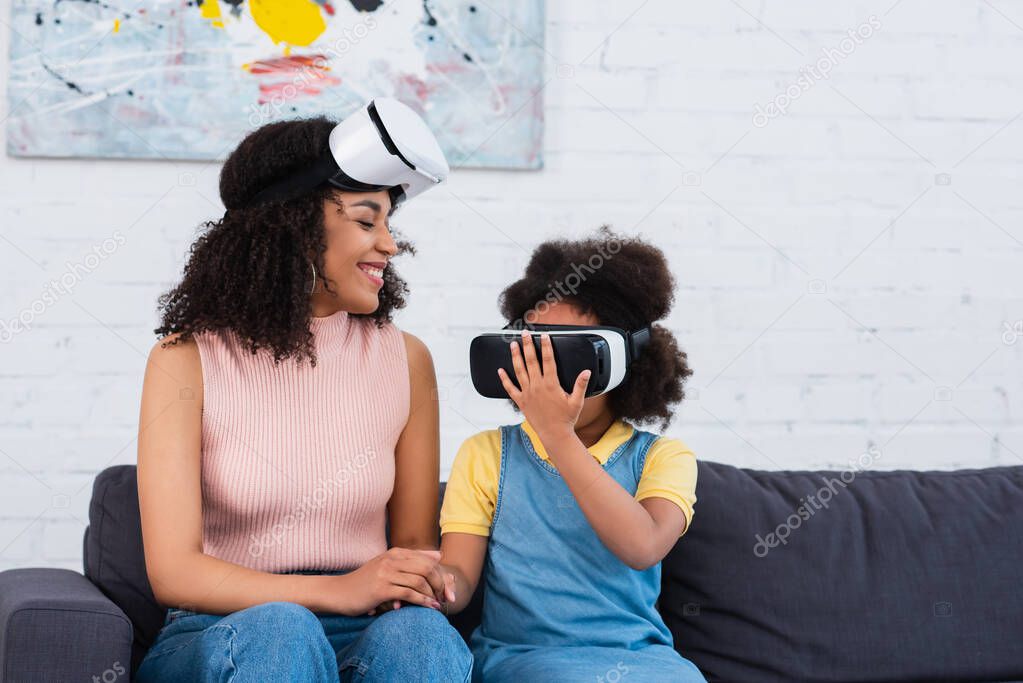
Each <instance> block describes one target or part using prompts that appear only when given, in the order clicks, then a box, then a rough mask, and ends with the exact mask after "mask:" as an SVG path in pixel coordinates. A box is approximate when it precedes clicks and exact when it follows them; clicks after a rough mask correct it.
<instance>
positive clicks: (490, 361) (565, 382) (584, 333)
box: [469, 325, 650, 398]
mask: <svg viewBox="0 0 1023 683" xmlns="http://www.w3.org/2000/svg"><path fill="white" fill-rule="evenodd" d="M526 329H527V330H529V331H530V333H531V334H530V338H531V339H532V341H533V345H534V348H535V349H536V358H537V361H538V362H539V363H540V367H541V369H542V368H543V361H542V357H541V352H540V335H541V334H542V333H547V334H549V335H550V338H551V347H552V348H553V349H554V362H555V364H556V365H557V367H558V382H559V383H560V384H561V388H562V389H564V390H565V391H566V392H569V393H571V391H572V388H573V387H574V386H575V380H576V378H577V377H578V376H579V373H580V372H582V371H583V370H589V371H590V381H589V384H587V386H586V397H587V398H589V397H591V396H599V395H600V394H603V393H606V392H608V391H611V390H612V389H614V388H615V387H617V386H618V385H619V384H621V383H622V381H623V380H624V379H625V377H626V375H627V374H628V372H629V366H630V364H631V363H632V362H633V361H634V360H636V358H638V357H639V354H640V353H641V352H642V351H643V347H645V346H646V344H647V342H649V341H650V327H649V326H646V327H641V328H640V329H638V330H633V331H632V332H627V331H625V330H623V329H621V328H619V327H608V326H590V325H526ZM513 341H519V342H521V341H522V332H521V330H513V329H508V328H505V329H503V330H497V331H496V332H485V333H484V334H481V335H479V336H477V337H476V338H474V339H473V340H472V342H471V343H470V344H469V373H470V375H471V376H472V384H473V386H474V387H476V391H477V392H479V393H480V394H481V395H483V396H485V397H487V398H509V397H508V392H506V391H505V390H504V385H502V384H501V378H500V377H499V376H498V374H497V369H498V368H504V371H505V372H506V373H508V377H510V378H511V380H512V382H514V383H515V386H519V383H518V381H517V379H516V377H515V368H514V366H513V365H512V355H511V346H510V343H511V342H513Z"/></svg>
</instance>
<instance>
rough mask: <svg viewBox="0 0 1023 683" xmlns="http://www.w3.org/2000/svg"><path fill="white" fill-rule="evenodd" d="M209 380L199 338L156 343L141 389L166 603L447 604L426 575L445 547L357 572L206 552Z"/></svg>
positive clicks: (143, 440) (143, 490)
mask: <svg viewBox="0 0 1023 683" xmlns="http://www.w3.org/2000/svg"><path fill="white" fill-rule="evenodd" d="M165 341H166V340H165ZM202 387H203V383H202V368H201V363H200V359H199V352H198V347H197V346H196V344H195V342H194V341H187V342H178V343H177V344H176V345H174V346H167V347H163V346H162V342H158V343H157V344H156V346H154V348H153V350H152V351H151V352H150V354H149V360H148V362H147V364H146V372H145V379H144V382H143V387H142V404H141V411H140V416H139V433H138V489H139V512H140V515H141V519H142V537H143V541H144V545H145V562H146V573H147V575H148V577H149V582H150V585H151V586H152V588H153V593H154V595H155V596H156V599H157V601H158V602H159V603H161V604H163V605H165V606H173V607H180V608H184V609H189V610H192V611H197V612H207V613H211V614H229V613H231V612H234V611H237V610H240V609H244V608H246V607H251V606H252V605H257V604H261V603H265V602H275V601H286V602H294V603H298V604H300V605H304V606H306V607H308V608H309V609H311V610H313V611H319V612H331V613H340V614H353V615H354V614H363V613H365V612H366V611H367V610H368V609H370V608H372V607H373V606H374V605H376V604H379V603H380V602H382V601H385V600H405V601H408V602H413V603H415V604H419V605H424V606H430V607H439V605H437V604H436V600H435V599H434V597H433V591H432V590H430V586H429V585H427V584H426V582H425V578H424V577H425V576H428V575H430V574H431V573H435V572H436V571H437V569H436V567H437V561H438V560H439V555H440V554H439V553H436V552H434V553H427V552H423V551H417V550H405V549H392V550H390V551H388V552H387V553H384V554H382V555H379V556H377V557H376V558H374V559H372V560H370V561H369V562H368V563H366V564H365V565H363V566H362V567H360V568H359V569H358V570H356V571H354V572H350V573H348V574H344V575H320V576H314V575H301V574H272V573H268V572H261V571H257V570H254V569H249V568H248V567H244V566H241V565H237V564H234V563H231V562H227V561H224V560H220V559H218V558H215V557H212V556H210V555H206V554H204V553H203V552H202V490H201V471H200V465H201V460H200V453H201V428H202V396H203V390H202ZM434 496H436V494H434Z"/></svg>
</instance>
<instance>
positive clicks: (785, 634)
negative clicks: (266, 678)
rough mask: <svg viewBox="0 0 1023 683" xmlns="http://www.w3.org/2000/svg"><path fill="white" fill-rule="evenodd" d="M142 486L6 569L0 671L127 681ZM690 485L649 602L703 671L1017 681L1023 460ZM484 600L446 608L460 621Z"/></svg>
mask: <svg viewBox="0 0 1023 683" xmlns="http://www.w3.org/2000/svg"><path fill="white" fill-rule="evenodd" d="M135 486H136V483H135V468H134V467H131V466H118V467H112V468H109V469H107V470H105V471H103V472H102V473H101V474H100V475H99V476H97V478H96V481H95V483H94V487H93V497H92V502H91V505H90V511H89V520H90V526H89V528H88V529H87V531H86V534H85V546H84V549H85V553H84V558H85V561H84V565H85V567H84V570H85V571H84V575H83V574H78V573H76V572H71V571H67V570H60V569H15V570H9V571H6V572H2V573H0V683H15V682H22V681H33V682H34V681H47V682H49V681H127V680H129V678H130V675H131V672H132V671H133V670H134V668H135V667H136V666H137V664H138V662H139V661H140V660H141V658H142V656H143V655H144V654H145V652H146V648H147V647H148V646H149V644H150V643H151V642H152V641H153V638H154V637H155V635H156V633H157V631H158V630H159V628H160V626H161V625H162V624H163V619H164V615H165V610H164V609H163V608H162V607H160V606H159V605H157V604H156V602H155V600H154V599H153V595H152V592H151V590H150V588H149V584H148V581H147V580H146V576H145V565H144V562H143V555H142V538H141V531H140V526H139V518H138V497H137V494H136V488H135ZM697 495H698V497H699V502H698V504H697V515H696V519H695V523H694V525H693V528H692V529H691V530H690V531H689V532H688V533H687V534H686V535H685V536H684V537H683V539H682V540H681V541H679V543H678V544H677V545H676V547H675V549H674V550H673V551H672V553H671V554H670V555H669V556H668V557H667V558H666V559H665V561H664V563H663V580H662V594H661V600H660V604H659V608H660V610H661V613H662V614H663V616H664V618H665V621H666V622H667V623H668V625H669V627H670V628H671V630H672V632H673V634H674V637H675V644H676V647H677V648H678V650H679V651H680V652H682V653H683V654H684V655H685V656H686V657H688V658H690V659H691V660H692V661H694V662H695V663H696V664H697V665H698V666H699V667H700V668H701V669H702V670H703V671H704V673H705V674H706V676H707V678H708V680H710V681H727V682H728V683H740V682H743V681H750V682H755V683H775V682H776V683H783V682H784V683H792V682H793V681H800V682H802V681H806V682H821V683H826V682H842V681H848V682H852V681H857V682H868V681H871V682H873V681H876V682H878V683H882V682H883V683H896V682H911V681H912V682H919V683H938V682H942V681H944V682H949V683H953V682H959V683H981V682H990V683H993V682H999V683H1007V682H1012V681H1015V682H1020V681H1023V581H1021V579H1023V467H1001V468H992V469H986V470H964V471H958V472H862V471H860V472H857V471H848V472H759V471H752V470H742V469H737V468H734V467H729V466H726V465H720V464H716V463H711V462H703V463H701V465H700V474H699V486H698V488H697ZM551 550H552V551H556V549H554V548H552V549H551ZM481 599H483V596H480V595H477V596H475V597H474V603H473V605H472V606H471V607H470V608H469V609H468V610H467V611H466V612H465V613H463V614H462V615H459V616H457V617H455V618H454V619H453V623H454V624H455V626H456V627H457V628H458V629H459V630H460V632H461V633H462V634H463V635H465V636H468V634H469V633H470V632H471V630H472V628H473V627H474V626H475V624H476V623H477V622H478V617H479V607H480V601H481ZM635 680H637V681H639V680H641V678H640V677H639V676H636V677H635Z"/></svg>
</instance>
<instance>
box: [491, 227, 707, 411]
mask: <svg viewBox="0 0 1023 683" xmlns="http://www.w3.org/2000/svg"><path fill="white" fill-rule="evenodd" d="M674 299H675V279H674V277H673V276H672V274H671V271H670V270H669V269H668V262H667V260H666V259H665V258H664V253H663V252H662V251H661V250H660V249H658V248H657V247H655V246H653V245H651V244H648V243H646V242H644V241H642V240H641V239H639V238H625V237H621V236H618V235H616V234H614V233H613V232H612V231H611V229H610V228H609V227H608V226H607V225H604V226H601V227H600V229H599V230H598V232H597V235H596V236H595V237H591V238H588V239H584V240H552V241H548V242H544V243H543V244H541V245H539V246H538V247H537V248H536V249H535V250H534V251H533V255H532V257H531V258H530V260H529V264H528V265H527V266H526V273H525V275H524V276H523V277H522V278H521V279H520V280H518V281H516V282H514V283H512V284H511V285H509V286H508V287H507V288H506V289H505V290H504V291H503V292H502V293H501V296H500V299H499V302H500V308H501V313H502V315H504V316H505V318H506V319H507V320H509V321H511V323H512V325H517V326H519V327H521V323H522V322H525V323H529V322H533V320H532V319H531V318H532V315H534V314H535V312H541V311H542V309H543V308H544V306H549V305H551V304H553V303H555V302H558V301H565V302H566V303H569V304H571V305H573V306H575V307H576V308H578V309H579V311H580V312H582V313H593V314H594V315H596V317H597V319H598V320H599V321H600V324H601V325H610V326H613V327H620V328H622V329H624V330H627V331H631V330H635V329H638V328H640V327H643V326H644V325H650V327H651V334H650V341H649V343H648V344H647V345H646V347H644V349H643V351H642V353H641V354H640V356H639V358H637V359H636V360H635V361H634V362H633V363H632V364H631V365H630V366H629V373H628V375H627V376H626V378H625V381H623V382H622V383H621V384H620V385H618V387H616V388H615V389H613V390H612V391H611V392H610V393H609V394H608V399H609V400H610V405H611V410H612V412H613V413H614V414H615V416H616V417H619V418H622V419H624V420H628V421H629V422H633V423H637V424H641V423H650V422H659V423H660V426H661V428H662V429H663V428H666V427H667V426H668V423H669V422H670V421H671V417H672V415H673V413H674V407H673V406H674V404H677V403H679V402H680V401H681V400H682V399H683V398H684V397H685V390H684V385H685V382H686V379H687V378H688V377H689V376H690V375H692V374H693V371H692V370H691V369H690V368H689V364H688V357H687V356H686V353H685V351H682V350H681V349H680V348H679V346H678V343H677V342H676V340H675V336H674V335H673V334H672V333H671V331H669V330H668V329H667V328H665V327H663V326H661V325H654V324H653V323H654V322H655V321H657V320H661V319H662V318H664V317H665V316H667V315H668V312H669V311H670V310H671V305H672V303H673V302H674Z"/></svg>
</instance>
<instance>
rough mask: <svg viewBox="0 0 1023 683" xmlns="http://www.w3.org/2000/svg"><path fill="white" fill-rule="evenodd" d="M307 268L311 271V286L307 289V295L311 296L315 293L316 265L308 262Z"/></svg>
mask: <svg viewBox="0 0 1023 683" xmlns="http://www.w3.org/2000/svg"><path fill="white" fill-rule="evenodd" d="M309 267H310V268H312V269H313V286H312V287H310V288H309V293H310V294H313V293H315V292H316V264H315V263H313V262H312V261H310V262H309Z"/></svg>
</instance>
